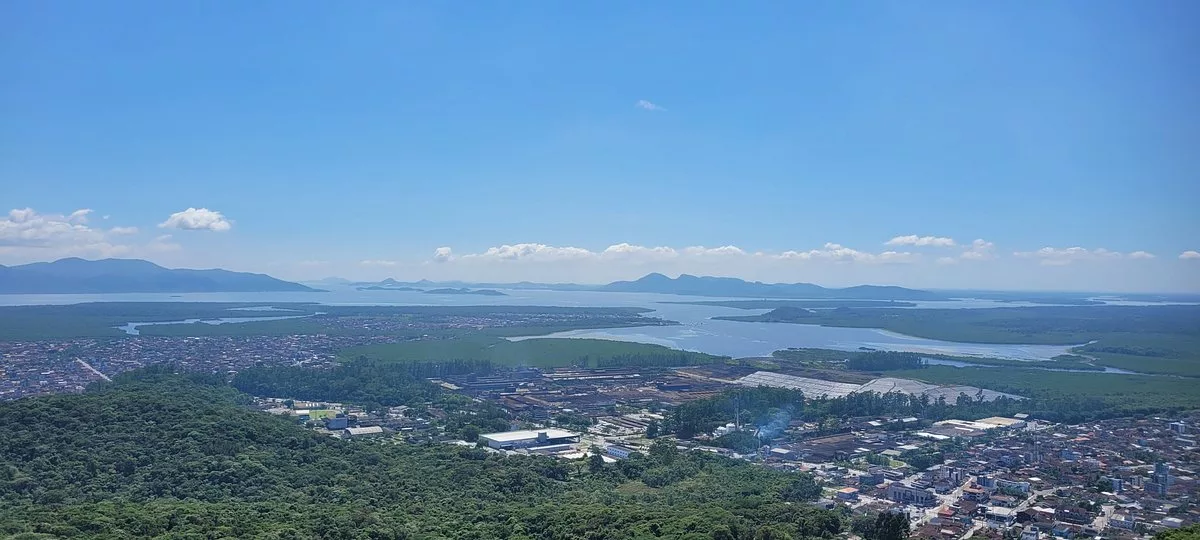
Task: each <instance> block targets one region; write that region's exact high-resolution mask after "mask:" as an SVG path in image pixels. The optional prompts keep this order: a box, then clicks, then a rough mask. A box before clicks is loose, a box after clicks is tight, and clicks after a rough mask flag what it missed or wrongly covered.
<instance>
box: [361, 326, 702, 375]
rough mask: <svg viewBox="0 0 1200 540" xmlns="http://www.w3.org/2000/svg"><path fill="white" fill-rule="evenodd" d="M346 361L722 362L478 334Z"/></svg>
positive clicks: (371, 351)
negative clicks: (628, 359)
mask: <svg viewBox="0 0 1200 540" xmlns="http://www.w3.org/2000/svg"><path fill="white" fill-rule="evenodd" d="M341 356H342V357H343V358H346V359H353V358H358V357H360V356H365V357H367V358H370V359H372V360H381V361H392V362H431V361H449V360H486V361H489V362H492V363H495V364H497V365H504V366H529V367H562V366H571V365H577V364H579V363H580V359H581V358H583V357H587V358H588V359H589V362H590V365H592V366H593V367H594V366H597V365H598V362H601V361H612V360H614V359H619V358H621V357H626V356H642V357H655V358H658V357H662V358H663V359H664V360H667V359H675V358H677V359H679V360H680V361H679V363H677V364H674V365H689V364H706V363H711V362H716V361H721V360H724V357H719V356H713V355H709V354H703V353H696V352H687V351H679V350H675V349H670V348H667V347H663V346H661V345H648V344H644V343H629V342H624V341H611V340H605V339H559V338H546V339H526V340H521V341H509V340H507V339H503V338H500V337H495V336H491V335H484V334H476V335H469V336H463V337H460V338H452V339H432V340H420V341H409V342H404V343H389V344H382V345H368V346H363V347H354V348H351V349H347V350H345V351H343V352H342V353H341Z"/></svg>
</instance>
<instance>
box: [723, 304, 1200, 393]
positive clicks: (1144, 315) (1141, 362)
mask: <svg viewBox="0 0 1200 540" xmlns="http://www.w3.org/2000/svg"><path fill="white" fill-rule="evenodd" d="M714 318H715V319H717V320H725V321H739V322H772V323H786V324H811V325H819V326H835V327H847V328H878V329H882V330H886V331H889V332H896V333H899V334H904V335H908V336H913V337H921V338H928V339H937V340H942V341H953V342H959V343H994V344H1029V345H1073V346H1074V347H1072V348H1071V355H1074V356H1078V357H1081V358H1089V359H1092V360H1091V362H1083V361H1082V360H1079V359H1078V358H1068V359H1061V361H1070V362H1075V363H1091V364H1094V365H1099V366H1110V367H1113V368H1117V369H1124V370H1128V371H1134V372H1139V373H1148V374H1158V375H1180V376H1187V377H1200V306H1196V305H1162V306H1066V307H1064V306H1056V307H1003V308H988V309H888V308H835V309H830V310H819V311H818V310H808V309H803V308H795V307H779V308H776V309H773V310H771V311H770V312H767V313H763V314H760V315H740V316H725V317H714ZM964 361H965V360H964ZM971 361H972V362H975V363H979V362H978V361H975V360H971ZM1080 369H1086V368H1080Z"/></svg>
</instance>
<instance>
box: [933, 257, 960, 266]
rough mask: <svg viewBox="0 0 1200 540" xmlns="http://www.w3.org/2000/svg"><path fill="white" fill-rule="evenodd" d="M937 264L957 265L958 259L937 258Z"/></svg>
mask: <svg viewBox="0 0 1200 540" xmlns="http://www.w3.org/2000/svg"><path fill="white" fill-rule="evenodd" d="M937 263H938V264H941V265H948V264H958V259H955V258H954V257H938V259H937Z"/></svg>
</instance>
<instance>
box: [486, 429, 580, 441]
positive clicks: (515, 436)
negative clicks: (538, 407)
mask: <svg viewBox="0 0 1200 540" xmlns="http://www.w3.org/2000/svg"><path fill="white" fill-rule="evenodd" d="M539 433H545V434H546V438H548V439H565V438H568V437H578V436H579V434H578V433H575V432H574V431H566V430H563V429H537V430H533V429H523V430H518V431H501V432H499V433H486V434H483V435H480V437H484V438H486V439H488V440H492V441H496V442H512V441H524V440H528V439H536V438H538V434H539Z"/></svg>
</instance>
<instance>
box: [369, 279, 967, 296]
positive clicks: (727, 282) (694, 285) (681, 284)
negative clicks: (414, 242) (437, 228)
mask: <svg viewBox="0 0 1200 540" xmlns="http://www.w3.org/2000/svg"><path fill="white" fill-rule="evenodd" d="M354 285H358V286H381V287H394V286H408V287H414V286H415V287H450V288H486V289H514V290H520V289H525V290H549V291H595V292H642V293H660V294H678V295H683V296H727V297H743V298H805V299H818V298H824V299H842V300H848V299H858V300H946V299H948V298H947V297H946V296H944V295H941V294H938V293H935V292H930V291H923V290H919V289H909V288H905V287H898V286H893V285H857V286H854V287H846V288H842V289H839V288H828V287H822V286H820V285H814V284H812V283H762V282H759V281H746V280H743V279H739V278H733V277H712V276H693V275H691V274H681V275H680V276H679V277H678V278H671V277H668V276H666V275H663V274H659V273H657V272H656V273H651V274H646V275H645V276H642V277H641V278H638V279H637V280H634V281H614V282H612V283H608V284H604V285H586V284H578V283H533V282H529V281H521V282H518V283H479V282H471V281H458V280H453V281H431V280H429V279H422V280H419V281H399V280H396V279H394V278H387V279H384V280H382V281H373V282H355V283H354Z"/></svg>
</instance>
